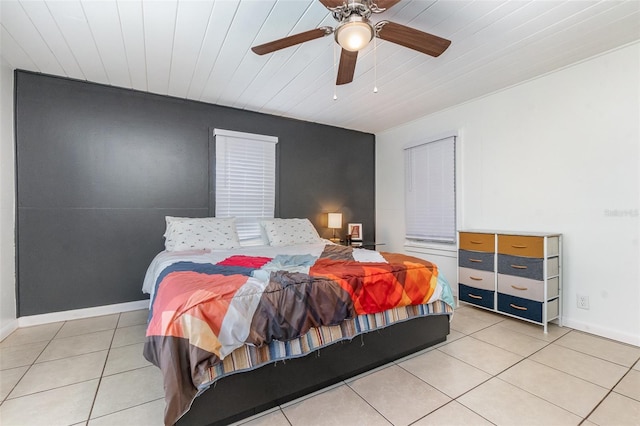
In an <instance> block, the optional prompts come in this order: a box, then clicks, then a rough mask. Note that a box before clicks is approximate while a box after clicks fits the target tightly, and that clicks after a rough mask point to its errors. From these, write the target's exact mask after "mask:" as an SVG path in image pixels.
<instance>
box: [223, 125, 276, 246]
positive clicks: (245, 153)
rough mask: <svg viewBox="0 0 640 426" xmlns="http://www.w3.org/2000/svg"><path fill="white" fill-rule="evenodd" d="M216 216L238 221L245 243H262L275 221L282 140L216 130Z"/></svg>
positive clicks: (241, 236)
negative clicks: (264, 222)
mask: <svg viewBox="0 0 640 426" xmlns="http://www.w3.org/2000/svg"><path fill="white" fill-rule="evenodd" d="M214 140H215V216H216V217H236V218H237V219H236V227H237V229H238V236H239V238H240V241H241V242H244V243H246V242H248V241H250V240H259V239H260V238H261V237H260V227H259V225H258V220H260V219H264V218H273V217H274V210H275V199H276V144H277V143H278V138H277V137H273V136H263V135H254V134H250V133H241V132H232V131H228V130H221V129H215V130H214Z"/></svg>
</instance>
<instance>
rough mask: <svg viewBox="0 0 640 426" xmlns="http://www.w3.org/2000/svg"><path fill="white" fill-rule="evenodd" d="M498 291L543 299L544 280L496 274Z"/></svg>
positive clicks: (532, 298) (531, 298) (526, 297)
mask: <svg viewBox="0 0 640 426" xmlns="http://www.w3.org/2000/svg"><path fill="white" fill-rule="evenodd" d="M498 292H499V293H504V294H510V295H511V296H516V297H521V298H523V299H529V300H536V301H538V302H543V301H544V281H538V280H532V279H530V278H523V277H517V276H515V275H506V274H498Z"/></svg>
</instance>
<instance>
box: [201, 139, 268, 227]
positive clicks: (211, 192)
mask: <svg viewBox="0 0 640 426" xmlns="http://www.w3.org/2000/svg"><path fill="white" fill-rule="evenodd" d="M216 136H224V137H230V138H240V139H248V140H254V141H259V142H265V143H272V144H274V145H275V153H274V155H275V159H274V160H275V176H274V178H275V180H274V211H273V217H278V214H279V206H278V204H279V203H278V201H279V175H280V173H279V167H278V165H279V150H278V137H277V136H269V135H261V134H257V133H247V132H239V131H234V130H226V129H218V128H210V132H209V145H208V151H209V152H208V161H209V163H208V166H207V167H208V173H209V176H208V185H209V188H208V201H209V205H208V215H209V216H211V217H213V216H215V212H216V168H215V165H216ZM238 221H239V222H243V220H242V218H241V217H238Z"/></svg>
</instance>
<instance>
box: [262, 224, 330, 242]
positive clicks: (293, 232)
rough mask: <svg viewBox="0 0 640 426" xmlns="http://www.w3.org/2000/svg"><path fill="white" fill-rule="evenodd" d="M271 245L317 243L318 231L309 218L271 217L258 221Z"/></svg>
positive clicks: (319, 240)
mask: <svg viewBox="0 0 640 426" xmlns="http://www.w3.org/2000/svg"><path fill="white" fill-rule="evenodd" d="M260 224H261V225H262V227H263V228H264V230H265V233H266V234H267V238H268V239H269V244H270V245H272V246H291V245H296V244H310V243H319V242H321V241H322V239H321V238H320V236H319V235H318V231H316V228H314V227H313V225H312V224H311V222H310V221H309V219H271V220H263V221H262V222H260Z"/></svg>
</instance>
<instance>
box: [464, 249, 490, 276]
mask: <svg viewBox="0 0 640 426" xmlns="http://www.w3.org/2000/svg"><path fill="white" fill-rule="evenodd" d="M493 256H495V255H494V254H493V253H484V252H480V251H469V250H459V251H458V266H460V267H462V268H472V269H480V270H483V271H493V266H494V265H493V262H494V260H493V259H494V258H493Z"/></svg>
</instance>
